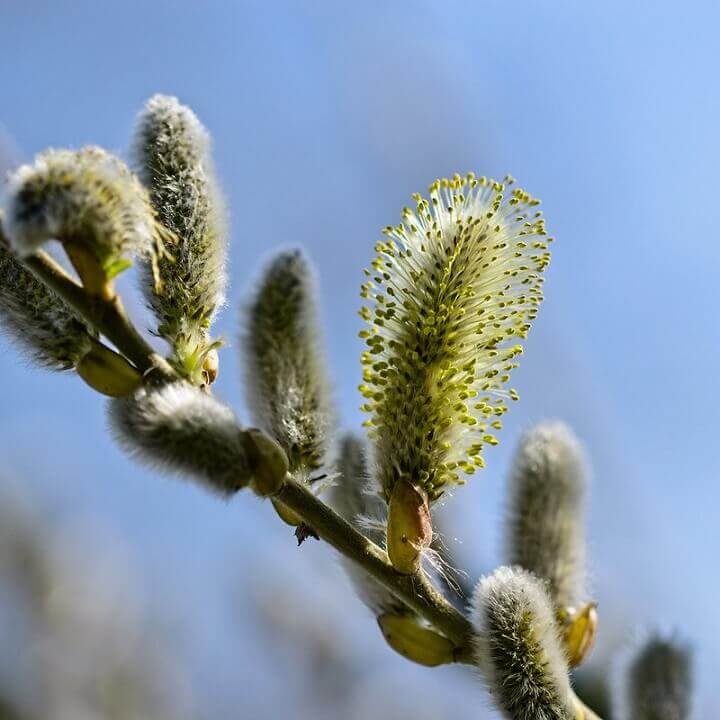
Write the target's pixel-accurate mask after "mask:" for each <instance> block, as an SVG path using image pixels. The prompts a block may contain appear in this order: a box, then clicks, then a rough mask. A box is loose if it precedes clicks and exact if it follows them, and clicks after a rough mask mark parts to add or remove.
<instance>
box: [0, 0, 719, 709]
mask: <svg viewBox="0 0 720 720" xmlns="http://www.w3.org/2000/svg"><path fill="white" fill-rule="evenodd" d="M719 22H720V5H718V4H717V3H714V2H710V1H708V2H696V1H693V2H687V3H685V4H684V5H683V6H682V8H680V7H679V6H678V5H677V3H670V2H657V1H655V2H650V1H648V2H638V3H625V2H618V1H615V0H612V1H606V2H602V3H594V2H590V3H576V2H569V1H567V2H565V1H561V0H558V1H556V2H553V3H544V2H539V1H537V2H531V1H528V2H525V1H524V0H521V2H516V3H490V2H469V1H466V2H453V1H449V2H443V3H439V2H426V1H424V0H418V1H417V2H413V3H409V2H376V1H373V0H371V1H369V2H364V3H337V2H329V1H328V2H325V1H320V0H318V1H315V0H313V2H290V1H287V2H272V3H267V2H224V1H220V0H218V1H206V2H202V3H198V2H191V1H190V0H172V1H169V0H168V1H156V2H152V3H148V2H142V1H140V0H124V1H123V2H104V3H97V2H90V1H89V0H88V1H86V2H85V1H81V0H72V1H68V2H42V1H41V0H25V2H22V3H21V2H15V1H14V0H0V88H1V94H0V97H1V100H0V138H1V142H2V153H3V157H2V160H1V161H0V164H1V165H2V172H3V173H4V172H5V171H6V170H7V169H10V168H12V167H13V166H14V165H16V164H17V163H19V162H22V161H27V160H31V159H32V157H33V156H34V155H35V153H37V152H38V151H40V150H42V149H44V148H45V147H47V146H60V147H62V146H70V147H79V146H82V145H84V144H87V143H95V144H99V145H103V146H105V147H107V148H109V149H112V150H114V151H117V152H120V153H122V154H126V152H127V148H128V142H129V138H130V133H131V129H132V126H133V121H134V116H135V114H136V113H137V111H138V110H139V109H140V108H141V107H142V105H143V103H144V102H145V100H146V99H147V98H148V97H149V96H150V95H152V94H153V93H156V92H162V93H166V94H174V95H177V96H178V97H179V98H180V99H181V101H183V102H185V103H187V104H189V105H190V106H191V107H192V108H193V109H194V110H195V111H196V113H197V114H198V115H199V116H200V118H201V120H202V121H203V122H204V123H205V125H206V126H207V127H208V129H209V130H210V132H211V133H212V134H213V137H214V143H215V157H216V162H217V169H218V172H219V175H220V177H221V179H222V181H223V184H224V187H225V192H226V195H227V199H228V205H229V207H230V212H231V221H232V238H231V257H230V275H231V278H232V286H231V290H230V294H229V302H228V305H227V307H226V309H225V311H224V313H223V315H222V316H221V318H220V320H219V323H218V330H219V331H220V332H222V334H223V335H224V337H225V339H226V341H227V348H226V349H225V350H224V351H223V352H222V357H221V375H220V378H219V380H218V383H217V385H216V389H217V393H218V394H219V395H220V396H221V397H222V398H223V399H224V400H226V401H228V402H229V403H231V404H233V405H234V406H235V407H236V408H237V409H238V410H239V412H240V414H241V417H242V416H243V413H244V393H243V387H242V382H241V368H240V362H239V352H238V350H239V348H238V339H237V336H238V331H239V327H240V317H241V307H242V305H243V303H244V302H246V301H247V297H248V292H249V290H250V289H251V288H252V287H253V283H254V281H255V278H256V277H257V273H258V269H259V268H260V267H261V266H262V264H263V262H264V260H265V259H266V258H267V256H268V255H269V254H270V253H272V252H273V251H274V250H276V249H277V248H279V247H281V246H288V245H301V246H304V247H305V248H306V249H307V251H308V253H309V254H310V255H311V257H312V258H313V259H314V261H315V264H316V266H317V272H318V277H319V293H320V298H321V309H322V316H323V331H324V335H325V339H326V346H327V353H328V356H329V362H330V366H331V369H332V373H333V377H334V380H335V382H336V399H337V404H338V407H339V410H340V416H341V419H342V425H343V428H345V429H357V428H359V425H360V422H361V415H360V412H359V410H358V405H359V398H358V393H357V391H356V386H357V384H358V382H359V375H360V370H359V354H360V349H361V344H360V343H361V341H360V340H358V339H357V331H358V329H359V328H360V322H361V321H360V319H359V318H358V317H357V310H358V308H359V306H360V300H359V295H358V290H359V285H360V283H361V282H362V269H363V267H365V266H366V265H367V264H368V263H369V261H370V259H371V257H372V248H373V244H374V242H375V241H376V240H377V239H379V237H380V234H379V230H380V228H382V227H384V226H385V225H388V224H390V223H395V222H397V221H398V220H399V218H400V211H401V208H402V207H403V206H404V205H406V204H408V202H409V196H410V194H411V193H412V192H415V191H418V190H424V189H425V188H426V186H427V185H428V184H429V183H430V182H431V181H432V180H433V179H434V178H435V177H438V176H444V175H448V174H452V173H454V172H456V171H457V172H461V173H464V172H467V171H469V170H473V171H475V172H477V173H478V174H487V175H494V176H496V177H502V176H503V175H504V174H506V173H508V172H509V173H512V174H513V175H514V176H515V177H517V178H518V180H519V183H520V185H521V186H522V187H526V188H527V189H528V190H530V191H531V192H532V193H533V194H535V195H537V196H539V197H541V198H542V199H543V202H544V210H545V213H546V216H547V222H548V226H549V228H550V230H551V233H552V234H554V235H555V236H556V238H557V242H556V243H555V246H554V256H553V262H552V264H551V267H550V269H549V272H548V278H547V283H546V286H545V287H546V301H545V303H544V305H543V308H542V311H541V313H540V316H539V318H538V321H537V323H536V325H535V327H534V329H533V331H532V333H531V334H530V338H529V341H528V343H527V346H526V353H525V355H524V358H523V363H522V365H521V367H520V369H519V370H518V371H517V374H516V376H515V379H514V385H515V387H517V388H518V390H519V392H520V395H521V402H520V403H518V404H515V405H513V407H512V408H511V412H510V413H509V414H508V415H507V421H506V423H505V429H504V430H503V432H502V433H501V445H500V446H499V447H497V448H491V449H490V451H489V453H488V456H487V469H486V471H485V472H484V473H482V474H481V475H476V476H475V477H474V478H473V481H472V482H471V483H469V485H468V486H467V487H465V488H463V489H462V490H461V491H459V492H457V493H456V495H455V497H454V498H453V499H452V501H451V502H449V503H448V505H447V507H446V508H444V509H443V511H442V523H443V526H444V528H445V532H446V534H447V538H448V543H449V545H450V548H451V550H452V552H453V554H454V555H455V557H456V558H457V560H458V563H459V564H460V565H461V566H462V567H463V568H464V569H466V570H467V572H468V575H469V578H470V580H471V582H474V581H475V580H476V578H477V577H478V576H479V575H481V574H482V573H484V572H487V571H489V570H491V569H492V568H493V567H495V566H496V565H497V564H498V563H499V562H501V549H502V517H503V504H504V498H505V478H506V472H507V467H508V461H509V457H510V453H511V452H512V450H513V448H514V446H515V444H516V442H517V440H518V438H519V436H520V434H521V433H522V432H523V430H525V429H527V428H528V427H529V426H530V425H532V424H533V423H535V422H536V421H539V420H541V419H546V418H560V419H562V420H565V421H566V422H568V423H569V424H570V425H571V426H572V427H573V428H574V429H575V431H576V433H577V434H578V435H579V437H580V438H581V440H582V441H583V442H584V443H585V445H586V447H587V452H588V457H589V459H590V462H591V465H592V468H593V483H592V492H591V498H590V504H589V510H588V527H589V544H590V553H589V555H590V559H591V573H592V590H593V596H594V597H595V598H596V599H597V600H598V602H599V612H600V622H601V625H600V633H599V637H598V643H597V647H596V649H595V651H594V654H593V656H592V661H591V662H590V663H589V666H588V668H587V670H585V671H584V676H583V677H581V678H580V681H581V682H582V683H583V685H584V686H586V687H588V688H590V689H588V690H587V692H588V693H590V694H589V695H588V697H590V695H592V696H593V697H594V698H595V700H594V702H596V705H597V708H598V709H602V708H603V706H604V699H603V690H602V688H603V685H604V683H605V682H606V681H607V679H608V677H609V675H610V670H609V669H610V667H611V660H612V657H613V656H614V655H616V653H617V652H618V650H620V649H621V648H622V647H623V646H624V645H625V644H626V643H627V642H628V640H630V639H632V637H633V636H634V635H635V634H636V633H637V632H638V631H639V630H640V629H641V628H643V627H645V626H647V625H652V626H659V627H661V628H674V627H677V628H679V629H680V631H681V636H682V637H685V638H687V639H689V640H690V641H691V642H692V643H693V644H694V646H695V648H696V653H697V654H696V666H697V670H698V686H699V687H698V689H699V693H698V695H699V701H698V707H697V710H698V717H703V716H707V717H713V716H717V714H718V712H720V698H718V694H717V690H716V682H715V680H714V679H715V677H716V676H717V672H718V669H719V668H720V649H719V648H718V644H717V642H716V638H717V637H720V613H719V612H718V610H717V602H716V596H717V594H718V592H719V591H720V583H719V582H718V580H717V579H715V572H714V570H713V568H714V567H715V566H716V558H717V548H718V546H719V544H720V543H719V541H720V523H718V510H717V508H718V504H719V503H720V486H719V485H718V482H717V479H718V476H720V444H719V443H718V442H717V440H716V435H717V421H716V413H717V407H718V401H719V400H720V379H719V377H720V375H718V373H717V371H716V365H717V354H718V350H719V349H720V347H719V345H720V324H719V323H718V322H717V310H716V305H715V302H714V297H715V294H716V292H717V283H718V280H717V268H718V266H719V263H720V243H718V241H717V238H716V236H715V234H716V233H715V230H714V221H713V219H712V217H713V216H712V213H713V212H714V210H713V207H714V203H715V200H714V198H717V195H718V181H717V168H718V166H719V165H720V141H719V140H718V127H720V92H719V91H718V87H717V77H718V70H719V69H720V68H719V66H718V55H717V36H716V28H717V26H718V23H719ZM691 201H692V202H691ZM124 288H125V289H126V290H127V292H128V294H129V295H130V298H131V299H130V305H131V309H132V312H133V315H134V317H135V318H137V319H138V321H139V322H140V323H141V324H142V323H143V322H146V321H144V320H143V308H142V306H141V303H140V302H139V300H138V299H137V296H136V295H134V294H133V288H132V281H131V280H129V279H125V280H124ZM0 374H1V375H2V378H3V380H2V402H1V403H0V457H1V458H2V463H1V464H0V698H1V700H0V718H5V717H7V718H13V720H16V719H20V718H22V719H26V720H33V719H40V718H42V719H43V720H60V719H62V720H94V719H95V718H123V719H126V718H157V719H158V720H160V719H163V720H164V719H167V720H170V719H172V720H176V719H177V720H180V719H184V718H203V719H207V720H212V719H214V718H227V717H233V718H257V719H258V720H265V719H274V718H294V720H305V719H310V718H312V719H313V720H324V719H325V718H328V719H330V718H338V717H343V718H347V719H348V720H365V718H370V717H382V718H386V719H390V720H404V719H405V718H408V719H409V718H412V719H413V720H424V718H433V719H434V720H443V719H444V718H453V719H454V718H492V717H495V714H494V712H493V711H492V709H491V708H490V702H489V700H488V697H487V695H486V694H485V692H484V690H483V688H482V686H481V685H480V684H479V683H478V682H477V678H476V677H475V676H474V675H473V673H471V672H470V671H468V670H467V669H465V668H457V667H446V668H439V669H434V670H430V669H425V668H421V667H418V666H415V665H412V664H410V663H408V662H407V661H405V660H403V659H402V658H401V657H399V656H398V655H395V654H394V653H393V652H392V651H391V650H390V649H389V648H387V647H386V646H385V644H384V641H383V640H382V638H381V636H380V633H379V631H377V629H376V627H375V622H374V620H373V618H372V617H371V616H370V615H369V613H368V612H367V611H366V610H365V609H364V608H363V607H362V606H361V604H360V603H359V601H357V600H356V599H355V598H354V597H353V595H352V592H351V590H350V587H349V583H348V582H347V581H346V579H345V578H344V576H343V574H342V571H341V568H340V567H339V564H338V562H337V559H336V557H335V556H334V554H333V553H332V552H330V551H329V549H328V548H326V547H323V546H321V545H320V544H319V543H315V542H312V541H309V542H307V543H305V544H304V545H303V546H302V547H301V548H299V549H298V548H296V547H295V540H294V538H293V537H292V531H291V530H290V529H289V528H287V527H286V526H284V525H283V524H282V523H280V522H279V521H278V520H277V518H276V517H275V515H274V513H273V511H272V509H271V507H270V506H269V505H268V504H262V503H260V502H258V501H257V500H256V499H255V498H254V497H253V496H251V495H250V494H241V495H240V496H238V497H236V498H235V499H234V500H232V502H230V503H224V502H220V501H218V500H217V499H215V498H213V497H210V496H208V495H206V494H205V493H204V492H203V491H202V490H200V489H197V488H195V487H194V486H192V485H190V484H187V483H184V482H180V481H177V480H176V479H174V478H166V477H159V476H157V475H156V474H154V473H151V472H147V471H145V470H144V469H142V468H140V467H138V466H137V465H135V464H133V463H132V462H131V461H129V460H128V459H126V457H124V455H123V454H122V453H121V452H120V451H119V449H118V448H117V447H116V446H115V445H114V444H113V442H112V440H111V438H110V437H109V436H108V433H107V432H106V425H107V423H106V419H105V414H104V406H103V401H102V399H101V398H100V397H99V396H98V395H96V394H93V393H92V392H91V391H90V390H89V389H88V388H87V387H86V386H85V385H84V384H83V383H82V382H80V381H79V380H78V379H77V378H75V377H72V376H71V375H69V374H68V375H67V376H51V375H48V374H46V373H44V372H42V371H38V370H35V369H31V368H29V367H27V366H26V364H25V363H24V362H23V361H21V360H19V358H18V356H17V355H16V353H15V351H14V349H13V348H11V347H10V346H9V345H8V344H7V342H5V341H2V344H0Z"/></svg>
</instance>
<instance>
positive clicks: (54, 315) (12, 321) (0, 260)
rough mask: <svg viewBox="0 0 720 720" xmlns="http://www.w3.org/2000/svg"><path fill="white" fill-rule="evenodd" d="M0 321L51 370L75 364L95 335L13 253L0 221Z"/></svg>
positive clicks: (14, 339) (20, 343) (28, 351)
mask: <svg viewBox="0 0 720 720" xmlns="http://www.w3.org/2000/svg"><path fill="white" fill-rule="evenodd" d="M0 220H1V218H0ZM0 322H1V323H2V329H3V330H4V331H5V333H6V334H7V335H8V337H9V338H11V339H12V340H13V341H14V343H15V344H16V345H17V346H18V347H19V348H21V349H22V350H25V351H26V352H27V353H28V355H29V357H30V358H31V359H32V360H33V361H34V362H35V363H37V364H39V365H42V366H43V367H46V368H49V369H51V370H70V369H72V368H74V367H76V366H77V364H78V362H80V360H81V359H82V358H83V357H84V356H85V355H86V353H88V352H89V351H90V349H91V347H92V344H93V338H94V337H95V335H96V334H95V332H94V330H92V329H91V328H90V327H88V325H86V324H85V323H84V322H83V321H82V320H80V319H79V318H78V317H77V316H76V315H75V313H74V312H73V311H72V310H71V309H70V307H69V306H68V305H67V304H66V303H65V301H64V300H62V299H61V298H59V297H58V296H57V295H56V294H55V293H54V292H53V291H52V290H51V289H50V288H48V287H47V286H46V285H45V284H44V283H42V282H41V281H40V280H38V279H37V278H36V277H35V276H34V275H33V274H32V273H31V272H30V271H29V270H28V269H27V268H25V267H24V266H23V265H22V264H21V263H20V261H19V260H18V259H17V258H16V257H15V255H13V253H12V252H11V251H10V250H9V248H8V245H7V240H6V238H5V236H4V235H3V228H2V224H1V223H0Z"/></svg>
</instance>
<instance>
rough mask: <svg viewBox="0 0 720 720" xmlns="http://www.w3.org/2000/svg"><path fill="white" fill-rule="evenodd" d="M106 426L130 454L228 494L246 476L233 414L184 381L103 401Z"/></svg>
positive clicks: (247, 478) (244, 481)
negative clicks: (107, 414)
mask: <svg viewBox="0 0 720 720" xmlns="http://www.w3.org/2000/svg"><path fill="white" fill-rule="evenodd" d="M109 415H110V422H111V426H112V429H113V431H114V433H115V435H116V437H117V439H118V441H119V442H120V444H121V445H123V446H124V447H125V448H126V449H127V450H128V451H129V452H130V453H132V454H134V455H136V456H137V457H138V458H140V459H141V460H143V461H145V462H147V463H148V464H150V465H152V466H154V467H157V468H159V469H162V470H166V471H169V472H179V473H183V474H186V475H188V476H190V477H192V478H193V479H195V480H196V481H198V482H199V483H201V484H203V485H205V486H206V487H208V488H210V489H212V490H215V491H217V492H219V493H221V494H225V495H230V494H232V493H234V492H236V491H237V490H240V489H241V488H243V487H245V486H246V485H247V484H248V482H249V481H250V479H251V471H250V469H249V461H248V457H247V455H246V451H245V448H244V445H243V441H242V429H241V427H240V426H239V424H238V422H237V420H236V418H235V415H234V413H233V412H232V410H230V409H229V408H228V407H226V406H225V405H223V404H221V403H220V402H218V401H217V400H215V399H214V398H213V397H212V396H211V395H209V394H208V393H206V392H204V391H202V390H200V389H198V388H195V387H193V386H192V385H190V384H189V383H185V382H178V383H174V384H169V385H164V386H162V387H158V388H143V389H141V390H139V391H138V392H136V393H135V394H134V395H133V396H131V397H129V398H123V399H118V400H113V401H111V402H110V405H109Z"/></svg>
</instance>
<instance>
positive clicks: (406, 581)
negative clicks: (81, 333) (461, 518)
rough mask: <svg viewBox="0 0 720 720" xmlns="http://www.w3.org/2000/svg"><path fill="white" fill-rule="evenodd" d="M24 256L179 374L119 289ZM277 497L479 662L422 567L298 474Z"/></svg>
mask: <svg viewBox="0 0 720 720" xmlns="http://www.w3.org/2000/svg"><path fill="white" fill-rule="evenodd" d="M24 262H25V265H26V266H27V268H28V269H29V270H30V271H31V272H32V273H33V274H34V275H35V276H36V277H38V278H39V279H40V280H41V281H43V282H44V283H45V284H46V285H48V286H49V287H50V288H52V289H53V290H54V291H55V292H56V293H57V294H58V295H59V296H60V297H61V298H63V300H65V301H66V302H67V303H68V305H70V306H71V307H72V308H73V309H74V310H75V311H76V312H77V313H78V314H79V315H80V316H81V317H83V318H84V319H85V320H86V321H87V322H88V323H90V324H91V325H92V326H93V327H95V328H96V329H97V330H98V331H99V332H100V333H101V334H103V335H104V336H105V337H106V338H108V340H110V342H111V343H112V344H113V345H115V347H116V348H117V349H118V350H120V352H121V353H122V354H123V355H125V357H127V358H128V360H130V361H131V362H132V363H133V364H134V365H135V366H136V367H137V368H138V370H140V372H142V373H143V374H144V375H146V376H147V375H148V374H149V373H151V372H152V373H154V374H155V373H157V374H158V375H159V378H160V379H162V380H164V381H167V380H172V379H176V378H177V376H176V374H175V372H174V371H173V370H172V368H171V367H170V366H169V365H168V363H167V362H166V361H165V360H164V359H163V358H162V357H160V356H159V355H158V354H157V353H156V352H155V350H154V349H153V348H152V347H151V345H150V344H149V343H148V342H147V341H146V340H145V338H143V336H142V335H140V333H139V332H138V331H137V329H136V328H135V326H134V325H133V324H132V322H131V321H130V319H129V318H128V316H127V313H126V312H125V308H124V307H123V304H122V301H121V300H120V298H119V297H118V296H117V295H115V296H114V297H111V298H103V297H101V296H97V295H90V294H89V293H88V292H87V291H86V290H85V288H83V287H82V286H81V285H79V284H78V283H77V282H75V280H73V278H72V277H70V276H69V275H68V274H67V273H66V272H65V270H64V269H63V268H62V267H61V266H60V265H58V263H56V262H55V260H53V259H52V258H51V257H50V256H49V255H47V254H46V253H44V252H42V251H40V252H37V253H35V254H34V255H31V256H30V257H28V258H26V259H25V261H24ZM273 499H274V500H277V501H279V502H280V503H282V504H283V505H285V506H286V507H287V508H289V509H290V510H292V511H294V512H295V513H297V515H299V516H300V517H301V518H302V519H303V521H304V522H305V523H306V524H307V525H308V526H310V527H312V529H313V530H315V531H316V532H317V534H318V535H319V536H320V537H321V538H322V539H323V540H325V541H326V542H327V543H329V544H330V545H332V546H333V547H334V548H335V549H336V550H337V551H338V552H340V553H341V554H342V555H344V556H345V557H347V558H349V559H350V560H352V561H353V562H355V563H357V564H358V565H359V566H360V567H362V568H363V569H364V570H365V571H366V572H367V573H368V574H369V575H371V576H372V577H373V579H375V580H377V582H379V583H380V584H381V585H382V586H383V587H384V588H386V589H387V590H388V591H389V592H391V593H392V594H393V595H394V596H395V597H397V598H398V599H400V600H402V601H403V602H404V603H405V604H406V605H407V606H408V607H409V608H411V609H412V610H414V611H415V612H417V613H418V615H420V616H421V617H423V618H425V619H426V620H427V621H428V622H430V623H431V624H432V625H433V626H434V627H435V628H437V629H438V630H440V631H441V632H442V633H443V634H444V635H445V636H446V637H448V638H449V639H450V640H452V642H453V643H455V645H456V646H457V651H456V660H457V662H460V663H464V664H467V665H476V664H477V661H476V659H475V658H474V657H473V652H472V639H473V633H474V631H473V626H472V625H471V623H470V621H469V620H468V619H467V618H466V617H465V616H464V615H462V614H461V613H460V612H458V611H457V610H456V609H455V608H454V607H453V606H452V605H451V604H450V603H449V602H448V601H447V600H446V599H445V597H444V596H443V595H442V594H441V593H440V592H438V590H437V589H436V588H435V587H434V586H433V585H432V583H431V582H430V581H429V580H428V578H427V576H426V575H425V573H424V572H423V570H422V568H421V569H420V570H419V571H418V572H416V573H414V574H413V575H403V574H401V573H399V572H397V570H395V568H394V567H393V566H392V565H391V563H390V560H389V559H388V556H387V553H386V552H385V551H384V550H382V549H381V548H380V547H378V546H377V545H376V544H375V543H373V542H372V541H370V540H369V539H368V538H366V537H365V536H364V535H362V533H360V532H358V531H357V530H356V529H355V528H354V527H353V526H352V525H350V523H348V522H347V521H345V520H344V519H343V518H341V517H340V516H339V515H338V514H337V513H335V512H334V511H333V510H332V509H331V508H329V507H328V506H327V505H326V504H325V503H323V502H322V501H321V500H319V499H318V498H317V497H315V495H313V494H312V493H311V492H310V491H309V490H308V489H307V487H305V486H304V485H302V484H300V483H298V482H296V481H295V480H292V479H290V478H288V479H287V480H286V482H285V484H284V485H283V487H282V488H281V489H280V490H279V492H278V493H277V495H275V496H274V498H273ZM481 669H482V668H481ZM573 702H574V705H575V708H576V711H575V719H574V720H601V718H600V717H599V716H598V715H596V714H595V713H594V712H593V711H592V710H590V709H589V708H588V707H587V706H586V705H585V704H584V703H583V702H582V701H581V700H580V699H579V698H577V697H576V696H575V695H573Z"/></svg>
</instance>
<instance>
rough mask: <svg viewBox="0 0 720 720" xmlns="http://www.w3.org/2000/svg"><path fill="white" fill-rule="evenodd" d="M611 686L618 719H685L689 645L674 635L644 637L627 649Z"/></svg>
mask: <svg viewBox="0 0 720 720" xmlns="http://www.w3.org/2000/svg"><path fill="white" fill-rule="evenodd" d="M617 670H618V674H617V676H616V683H615V687H614V688H613V690H614V692H613V695H614V697H613V706H614V715H613V716H614V717H615V716H617V718H618V720H688V718H690V714H691V710H692V700H693V678H692V656H691V652H690V649H689V648H688V647H687V646H686V645H684V644H682V643H680V642H678V641H677V640H676V639H675V638H673V637H664V636H662V635H658V634H655V635H652V636H650V637H646V638H645V639H644V640H643V641H642V642H640V643H638V644H637V645H636V646H635V647H634V648H632V649H631V650H630V651H629V652H627V653H626V655H625V657H624V658H623V659H622V661H621V662H620V663H619V666H618V668H617Z"/></svg>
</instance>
